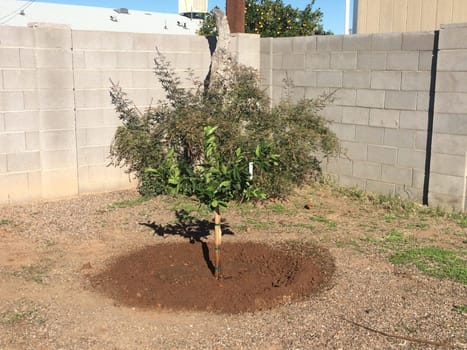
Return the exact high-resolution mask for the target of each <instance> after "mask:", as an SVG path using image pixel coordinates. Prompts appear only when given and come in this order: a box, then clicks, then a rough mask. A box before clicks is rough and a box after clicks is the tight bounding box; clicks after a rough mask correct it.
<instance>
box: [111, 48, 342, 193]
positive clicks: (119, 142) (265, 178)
mask: <svg viewBox="0 0 467 350" xmlns="http://www.w3.org/2000/svg"><path fill="white" fill-rule="evenodd" d="M229 69H230V71H229V74H227V77H226V78H225V79H224V80H221V81H214V82H213V83H212V84H211V85H209V87H208V88H206V87H205V85H204V82H201V81H199V80H197V79H196V78H194V77H193V75H190V79H191V81H192V86H191V87H189V88H185V87H182V83H181V80H180V78H179V77H178V76H177V75H176V74H175V72H174V70H173V69H172V68H171V65H170V63H169V62H168V61H167V60H166V59H165V58H164V57H163V56H162V55H161V54H158V56H157V57H156V59H155V75H156V77H157V78H158V79H159V82H160V83H161V85H162V87H163V89H164V91H165V93H166V99H165V100H164V101H160V102H159V103H157V104H156V105H155V106H153V107H148V108H147V109H145V110H144V111H140V110H139V109H137V108H136V107H134V105H133V103H132V102H131V101H130V100H129V99H128V98H127V95H126V94H125V92H123V90H122V89H121V87H120V86H118V84H114V83H112V87H111V91H110V94H111V97H112V103H113V104H114V106H115V109H116V112H117V114H118V115H119V118H120V120H121V122H122V126H120V127H119V128H118V129H117V132H116V134H115V137H114V140H113V143H112V147H111V156H112V162H113V164H114V165H116V166H125V167H126V168H127V169H128V171H129V172H133V173H135V174H136V175H137V177H138V178H139V190H140V192H141V194H143V195H159V194H167V193H174V191H178V192H180V193H187V191H188V189H189V188H192V187H193V184H192V183H189V182H187V181H185V180H186V179H188V178H190V177H191V174H192V173H193V171H194V170H195V169H196V167H197V166H199V165H200V164H203V161H204V157H205V154H204V149H203V142H204V139H203V130H205V127H206V126H212V127H214V128H215V130H214V131H213V136H214V137H215V140H216V147H217V148H218V152H219V155H221V156H222V159H220V161H221V163H223V164H227V165H228V164H233V163H234V162H235V159H237V158H239V156H238V154H237V152H241V162H242V166H241V167H238V169H240V168H241V169H242V171H244V170H245V169H246V170H248V168H247V166H248V163H249V162H254V180H253V182H252V184H251V189H252V190H260V191H261V192H263V193H265V194H266V195H267V196H268V197H285V196H287V194H288V193H289V192H290V190H291V188H293V187H295V186H299V185H302V184H303V183H304V182H306V181H308V180H309V179H310V178H316V177H319V175H320V172H321V168H320V159H322V158H323V157H326V156H329V155H333V154H336V153H337V152H338V151H339V144H338V140H337V138H336V136H335V135H334V133H332V132H331V131H330V129H329V128H328V125H327V122H326V121H325V119H323V118H322V117H321V116H320V115H319V112H320V111H321V110H322V109H323V108H324V107H325V106H326V103H328V101H329V98H330V97H329V96H322V97H320V98H317V99H314V100H310V99H304V100H301V101H298V102H296V103H292V102H291V101H289V100H285V101H282V102H281V103H279V104H278V105H277V106H275V107H270V101H269V99H268V98H267V97H266V96H265V94H264V92H263V90H262V89H261V87H260V84H259V78H258V73H257V72H256V71H254V70H253V69H251V68H247V67H244V66H241V65H239V64H236V63H235V62H234V60H232V64H231V65H229ZM258 152H259V153H258ZM271 157H275V158H274V159H272V158H271ZM271 161H274V163H275V166H273V167H271V166H270V163H271ZM148 169H150V170H148ZM177 179H178V180H180V182H179V183H175V182H176V181H177ZM169 180H170V181H169Z"/></svg>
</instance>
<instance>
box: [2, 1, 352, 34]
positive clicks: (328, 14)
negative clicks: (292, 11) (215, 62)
mask: <svg viewBox="0 0 467 350" xmlns="http://www.w3.org/2000/svg"><path fill="white" fill-rule="evenodd" d="M0 1H1V0H0ZM36 1H38V2H39V1H40V2H54V3H62V4H70V5H85V6H98V7H110V8H119V7H126V8H129V9H133V10H144V11H151V12H170V13H177V12H178V0H36ZM283 1H284V3H286V4H290V5H292V6H293V7H295V8H299V9H304V8H305V6H306V5H307V4H309V3H310V0H283ZM352 3H353V1H352ZM208 4H209V5H208V6H209V9H212V8H213V7H214V6H218V7H219V8H221V9H225V0H208ZM351 7H352V6H351ZM314 8H320V9H321V11H322V12H323V13H324V18H323V27H324V29H325V30H331V31H332V32H333V33H334V34H343V33H344V17H345V0H315V5H314ZM350 11H351V17H350V18H352V8H351V9H350ZM350 23H352V20H351V22H350Z"/></svg>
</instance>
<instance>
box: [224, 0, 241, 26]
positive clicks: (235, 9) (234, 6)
mask: <svg viewBox="0 0 467 350" xmlns="http://www.w3.org/2000/svg"><path fill="white" fill-rule="evenodd" d="M226 14H227V19H228V21H229V27H230V32H231V33H245V0H227V1H226Z"/></svg>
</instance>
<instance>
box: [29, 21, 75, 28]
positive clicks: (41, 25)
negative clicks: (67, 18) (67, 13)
mask: <svg viewBox="0 0 467 350" xmlns="http://www.w3.org/2000/svg"><path fill="white" fill-rule="evenodd" d="M28 27H29V28H53V29H71V27H70V26H69V25H67V24H60V23H47V22H30V23H28Z"/></svg>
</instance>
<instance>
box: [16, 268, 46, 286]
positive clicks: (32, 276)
mask: <svg viewBox="0 0 467 350" xmlns="http://www.w3.org/2000/svg"><path fill="white" fill-rule="evenodd" d="M48 271H49V266H48V265H47V264H34V265H26V266H22V267H21V269H20V270H19V271H15V272H13V276H15V277H19V278H23V279H25V280H26V281H33V282H36V283H39V284H45V283H47V278H48V276H47V273H48Z"/></svg>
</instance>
